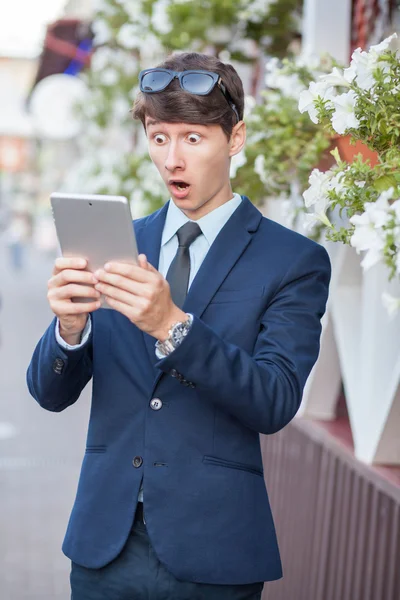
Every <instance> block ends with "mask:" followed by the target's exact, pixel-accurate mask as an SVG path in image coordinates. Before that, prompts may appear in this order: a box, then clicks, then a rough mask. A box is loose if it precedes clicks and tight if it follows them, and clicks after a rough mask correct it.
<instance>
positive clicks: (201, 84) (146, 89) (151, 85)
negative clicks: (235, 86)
mask: <svg viewBox="0 0 400 600" xmlns="http://www.w3.org/2000/svg"><path fill="white" fill-rule="evenodd" d="M174 79H178V80H179V84H180V86H181V88H182V89H183V90H185V91H186V92H189V93H190V94H195V95H196V96H207V95H208V94H210V93H211V91H212V90H213V89H214V88H215V86H217V87H218V88H219V89H220V90H221V92H222V94H223V95H224V98H225V99H226V101H227V102H228V104H229V106H230V107H231V109H232V110H233V112H234V113H235V115H236V118H237V120H238V122H239V121H240V118H239V113H238V111H237V109H236V106H235V103H234V102H233V99H232V96H231V95H230V93H229V92H228V90H227V89H226V86H225V84H224V83H223V81H222V79H221V76H220V75H218V73H213V72H212V71H171V70H170V69H157V68H155V69H146V70H145V71H141V72H140V73H139V83H140V91H141V92H143V93H144V94H156V93H157V92H162V91H163V90H165V88H166V87H168V86H169V84H170V83H171V81H173V80H174Z"/></svg>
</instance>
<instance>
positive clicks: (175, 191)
mask: <svg viewBox="0 0 400 600" xmlns="http://www.w3.org/2000/svg"><path fill="white" fill-rule="evenodd" d="M243 130H244V124H243ZM146 132H147V140H148V147H149V154H150V157H151V159H152V161H153V162H154V164H155V165H156V167H157V169H158V171H159V173H160V175H161V177H162V178H163V180H164V182H165V184H166V186H167V187H168V190H169V192H170V195H171V197H172V199H173V201H174V202H175V204H176V205H177V206H178V207H179V208H180V209H181V210H182V211H183V212H184V213H185V214H186V215H187V216H188V217H189V218H190V219H199V218H200V217H202V216H204V215H206V214H207V213H209V212H210V211H211V210H214V209H215V208H217V207H218V206H221V204H224V202H227V201H228V200H230V199H231V198H232V189H231V185H230V180H229V167H230V158H231V157H232V156H233V155H234V154H237V152H239V150H238V149H237V148H236V145H237V144H236V145H235V141H234V140H235V136H234V135H233V136H232V138H231V140H230V141H228V139H227V137H226V135H225V133H224V132H223V130H222V128H221V126H220V125H191V124H189V123H164V122H157V121H155V120H154V119H152V118H150V117H146ZM243 135H244V133H243ZM236 142H237V140H236Z"/></svg>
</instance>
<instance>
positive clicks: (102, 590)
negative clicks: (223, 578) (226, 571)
mask: <svg viewBox="0 0 400 600" xmlns="http://www.w3.org/2000/svg"><path fill="white" fill-rule="evenodd" d="M138 513H139V514H138V516H137V518H136V519H135V523H134V526H133V528H132V531H131V533H130V535H129V538H128V541H127V543H126V545H125V547H124V549H123V550H122V552H121V554H120V555H119V556H118V557H117V558H116V559H115V560H114V561H112V562H111V563H109V564H108V565H106V566H105V567H103V568H102V569H86V568H85V567H81V566H79V565H77V564H75V563H72V569H71V591H72V595H71V600H203V599H204V600H260V598H261V592H262V589H263V585H264V584H263V583H252V584H249V585H209V584H205V583H191V582H187V581H180V580H178V579H176V578H175V577H174V576H173V575H172V574H171V573H170V572H169V571H167V569H166V568H165V567H164V566H163V565H162V564H161V563H160V561H159V560H158V558H157V556H156V554H155V552H154V550H153V548H152V547H151V545H150V541H149V537H148V535H147V531H146V525H145V524H144V523H143V514H142V512H141V511H138Z"/></svg>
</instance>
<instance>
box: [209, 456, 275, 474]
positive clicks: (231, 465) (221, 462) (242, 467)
mask: <svg viewBox="0 0 400 600" xmlns="http://www.w3.org/2000/svg"><path fill="white" fill-rule="evenodd" d="M203 463H204V464H206V465H215V466H217V467H227V468H228V469H238V470H239V471H248V472H249V473H254V474H255V475H260V476H261V477H264V471H263V469H260V468H259V467H256V466H254V465H247V464H245V463H240V462H236V461H234V460H225V459H224V458H218V457H217V456H203Z"/></svg>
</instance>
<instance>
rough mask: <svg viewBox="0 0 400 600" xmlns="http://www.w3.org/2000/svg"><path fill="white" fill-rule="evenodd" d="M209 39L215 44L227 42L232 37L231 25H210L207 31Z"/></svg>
mask: <svg viewBox="0 0 400 600" xmlns="http://www.w3.org/2000/svg"><path fill="white" fill-rule="evenodd" d="M206 35H207V39H208V40H210V42H213V43H214V44H227V43H228V42H229V41H230V40H231V38H232V31H231V29H230V28H229V27H223V26H222V25H221V26H219V27H217V26H215V27H210V28H209V29H207V31H206Z"/></svg>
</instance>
